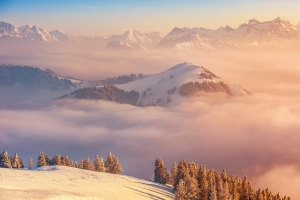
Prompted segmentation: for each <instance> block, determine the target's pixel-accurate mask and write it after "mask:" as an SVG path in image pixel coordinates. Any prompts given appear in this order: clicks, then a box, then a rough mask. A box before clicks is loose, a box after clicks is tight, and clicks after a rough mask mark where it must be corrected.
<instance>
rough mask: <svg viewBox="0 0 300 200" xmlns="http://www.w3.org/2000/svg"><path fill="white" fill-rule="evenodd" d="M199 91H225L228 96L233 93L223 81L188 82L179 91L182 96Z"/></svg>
mask: <svg viewBox="0 0 300 200" xmlns="http://www.w3.org/2000/svg"><path fill="white" fill-rule="evenodd" d="M199 91H202V92H225V93H227V94H228V95H229V96H232V95H233V92H232V90H231V89H230V87H229V86H228V85H227V84H226V83H224V82H221V81H220V82H213V81H203V82H188V83H185V84H183V85H182V86H181V87H180V89H179V93H180V94H181V95H182V96H189V95H193V94H195V93H197V92H199Z"/></svg>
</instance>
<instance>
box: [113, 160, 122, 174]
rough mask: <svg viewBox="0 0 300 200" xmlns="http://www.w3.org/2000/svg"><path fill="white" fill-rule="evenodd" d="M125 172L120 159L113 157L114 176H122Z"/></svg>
mask: <svg viewBox="0 0 300 200" xmlns="http://www.w3.org/2000/svg"><path fill="white" fill-rule="evenodd" d="M122 171H123V169H122V166H121V165H120V163H119V159H118V158H117V157H115V156H114V157H113V166H112V171H111V173H112V174H120V173H121V172H122Z"/></svg>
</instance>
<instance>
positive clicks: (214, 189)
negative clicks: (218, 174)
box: [209, 185, 218, 200]
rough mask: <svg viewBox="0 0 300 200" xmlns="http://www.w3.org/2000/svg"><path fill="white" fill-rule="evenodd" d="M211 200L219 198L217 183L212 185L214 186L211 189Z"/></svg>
mask: <svg viewBox="0 0 300 200" xmlns="http://www.w3.org/2000/svg"><path fill="white" fill-rule="evenodd" d="M209 200H218V199H217V191H216V187H215V185H212V187H210V189H209Z"/></svg>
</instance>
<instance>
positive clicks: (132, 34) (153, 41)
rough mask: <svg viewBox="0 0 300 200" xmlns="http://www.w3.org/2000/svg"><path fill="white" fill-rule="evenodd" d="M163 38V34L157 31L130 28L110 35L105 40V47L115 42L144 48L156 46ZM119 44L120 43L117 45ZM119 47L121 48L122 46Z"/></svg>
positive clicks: (132, 47)
mask: <svg viewBox="0 0 300 200" xmlns="http://www.w3.org/2000/svg"><path fill="white" fill-rule="evenodd" d="M162 38H163V34H162V33H159V32H148V31H137V30H134V29H130V30H128V31H126V32H125V33H124V34H122V35H112V36H110V37H109V38H108V39H107V40H108V41H109V43H108V45H107V47H108V48H109V47H110V46H112V44H113V46H116V45H115V44H118V42H119V44H123V45H126V46H129V45H130V46H131V48H130V49H146V48H149V47H150V48H151V47H154V46H156V45H157V44H158V43H159V42H160V40H161V39H162ZM111 42H112V43H111ZM119 46H120V45H119ZM120 48H123V47H122V46H121V47H120Z"/></svg>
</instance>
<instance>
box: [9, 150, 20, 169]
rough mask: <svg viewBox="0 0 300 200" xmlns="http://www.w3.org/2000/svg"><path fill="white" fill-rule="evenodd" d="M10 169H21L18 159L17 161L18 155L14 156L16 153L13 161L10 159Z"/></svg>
mask: <svg viewBox="0 0 300 200" xmlns="http://www.w3.org/2000/svg"><path fill="white" fill-rule="evenodd" d="M11 167H12V168H15V169H20V168H21V164H20V159H19V156H18V154H16V153H15V155H14V157H13V159H12V163H11Z"/></svg>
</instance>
